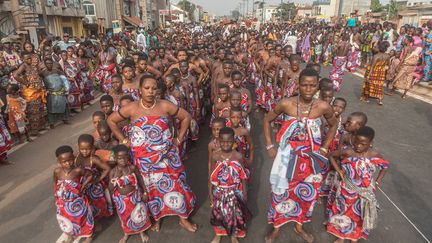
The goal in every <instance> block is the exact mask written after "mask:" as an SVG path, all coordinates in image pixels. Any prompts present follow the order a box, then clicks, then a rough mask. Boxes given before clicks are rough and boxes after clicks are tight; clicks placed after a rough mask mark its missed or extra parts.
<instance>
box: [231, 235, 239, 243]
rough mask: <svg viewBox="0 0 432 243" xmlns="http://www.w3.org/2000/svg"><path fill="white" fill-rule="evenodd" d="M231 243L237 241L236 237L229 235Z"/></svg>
mask: <svg viewBox="0 0 432 243" xmlns="http://www.w3.org/2000/svg"><path fill="white" fill-rule="evenodd" d="M231 243H239V240H238V239H237V237H234V236H231Z"/></svg>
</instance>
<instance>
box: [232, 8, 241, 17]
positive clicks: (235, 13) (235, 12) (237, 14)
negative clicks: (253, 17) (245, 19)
mask: <svg viewBox="0 0 432 243" xmlns="http://www.w3.org/2000/svg"><path fill="white" fill-rule="evenodd" d="M240 15H241V14H240V12H239V11H238V10H233V11H231V17H232V18H233V19H238V18H240Z"/></svg>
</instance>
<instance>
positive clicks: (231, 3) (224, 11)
mask: <svg viewBox="0 0 432 243" xmlns="http://www.w3.org/2000/svg"><path fill="white" fill-rule="evenodd" d="M189 1H191V2H193V3H195V4H198V5H201V6H202V7H203V8H204V11H207V12H210V13H213V14H216V15H219V16H220V15H229V14H231V11H232V10H234V9H236V8H237V7H238V6H239V3H240V2H242V3H243V0H189ZM248 1H249V11H252V2H256V1H262V0H248ZM283 1H284V2H288V0H283ZM290 1H292V2H295V3H312V2H313V0H290ZM364 1H370V0H364ZM388 1H389V0H381V3H382V4H386V3H387V2H388ZM171 2H172V3H177V2H179V1H178V0H171ZM265 2H266V4H280V3H281V0H265Z"/></svg>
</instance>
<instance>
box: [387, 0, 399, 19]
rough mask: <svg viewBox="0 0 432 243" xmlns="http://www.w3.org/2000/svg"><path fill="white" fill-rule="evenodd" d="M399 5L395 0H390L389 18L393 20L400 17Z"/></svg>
mask: <svg viewBox="0 0 432 243" xmlns="http://www.w3.org/2000/svg"><path fill="white" fill-rule="evenodd" d="M398 11H399V5H398V4H397V3H396V1H395V0H390V3H389V4H388V18H389V19H391V20H393V19H397V18H398Z"/></svg>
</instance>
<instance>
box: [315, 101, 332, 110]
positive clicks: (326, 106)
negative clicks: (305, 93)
mask: <svg viewBox="0 0 432 243" xmlns="http://www.w3.org/2000/svg"><path fill="white" fill-rule="evenodd" d="M315 107H317V108H319V109H320V110H322V111H327V110H328V109H331V106H330V104H329V103H327V102H325V101H322V100H315Z"/></svg>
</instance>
